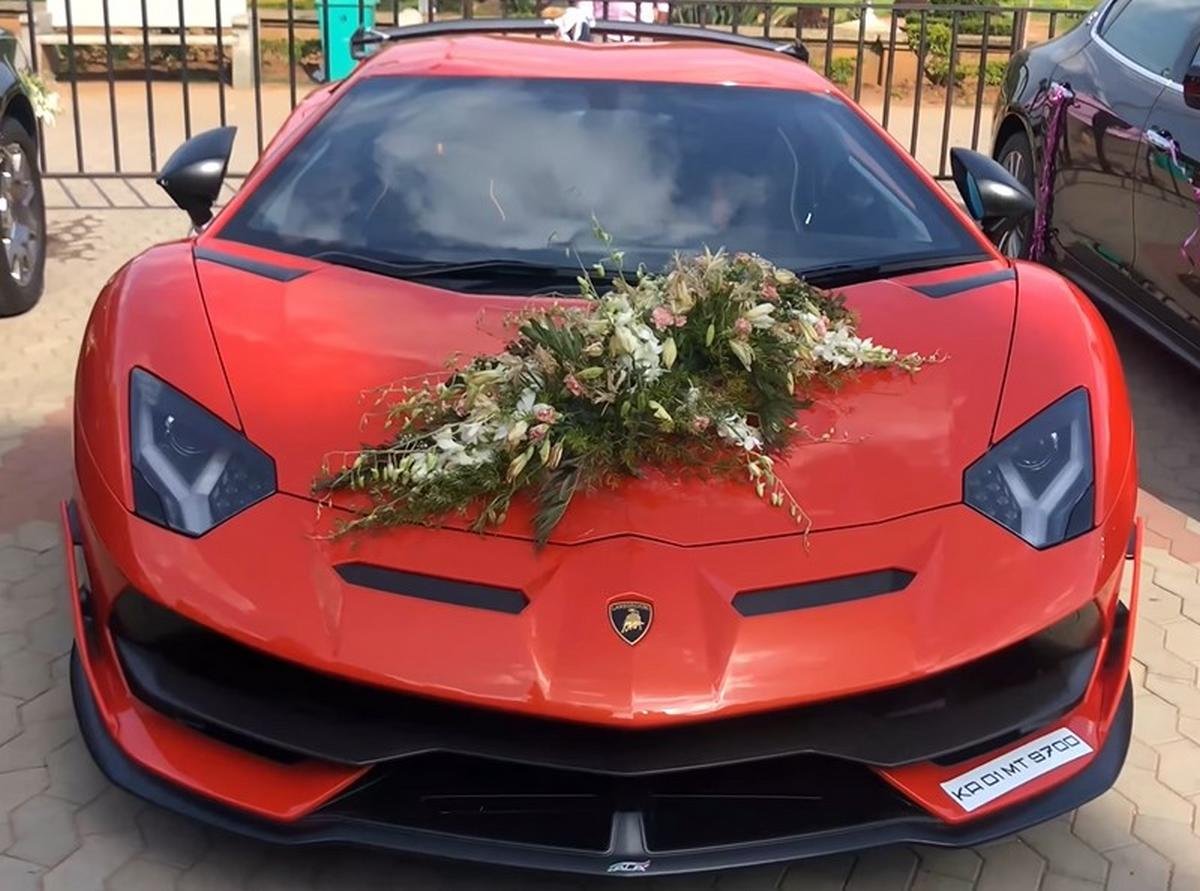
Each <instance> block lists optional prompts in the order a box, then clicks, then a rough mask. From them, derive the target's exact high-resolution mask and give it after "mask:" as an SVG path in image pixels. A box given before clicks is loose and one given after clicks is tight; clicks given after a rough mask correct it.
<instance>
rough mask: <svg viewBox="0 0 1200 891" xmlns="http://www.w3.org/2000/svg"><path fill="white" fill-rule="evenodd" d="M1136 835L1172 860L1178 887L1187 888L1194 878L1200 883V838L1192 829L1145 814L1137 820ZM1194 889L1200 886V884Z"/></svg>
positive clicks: (1174, 879)
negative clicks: (1187, 884)
mask: <svg viewBox="0 0 1200 891" xmlns="http://www.w3.org/2000/svg"><path fill="white" fill-rule="evenodd" d="M1133 832H1134V835H1136V836H1137V837H1138V838H1139V839H1140V840H1141V841H1144V842H1145V843H1146V844H1148V845H1149V846H1150V847H1152V848H1154V850H1156V851H1158V853H1160V854H1162V855H1163V856H1164V857H1166V858H1167V859H1168V860H1170V861H1171V864H1172V866H1173V873H1174V876H1173V886H1174V887H1176V888H1179V887H1184V886H1185V885H1186V883H1187V882H1188V881H1191V880H1193V879H1195V880H1200V837H1198V836H1197V835H1196V833H1195V832H1193V830H1192V827H1191V826H1188V825H1187V824H1186V823H1178V822H1176V821H1175V820H1164V819H1162V818H1160V817H1147V816H1144V815H1143V816H1138V817H1137V818H1135V820H1134V823H1133ZM1194 887H1200V881H1197V884H1196V885H1195V886H1194Z"/></svg>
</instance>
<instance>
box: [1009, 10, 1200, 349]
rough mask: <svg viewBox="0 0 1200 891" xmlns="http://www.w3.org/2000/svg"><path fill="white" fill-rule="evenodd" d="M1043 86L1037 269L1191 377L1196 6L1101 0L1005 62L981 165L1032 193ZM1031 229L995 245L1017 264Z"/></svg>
mask: <svg viewBox="0 0 1200 891" xmlns="http://www.w3.org/2000/svg"><path fill="white" fill-rule="evenodd" d="M1051 83H1057V84H1061V85H1063V86H1066V87H1069V88H1070V90H1071V91H1072V92H1073V94H1074V100H1073V101H1072V102H1071V103H1070V104H1069V105H1068V106H1067V109H1066V112H1065V114H1064V115H1063V117H1062V126H1061V130H1060V136H1059V138H1058V155H1057V172H1056V176H1055V178H1054V192H1053V204H1052V212H1051V214H1050V220H1049V222H1050V227H1051V229H1050V231H1051V236H1050V240H1049V249H1048V251H1047V252H1046V255H1045V257H1044V259H1045V260H1046V262H1048V263H1050V264H1051V265H1053V266H1055V267H1057V268H1058V269H1059V270H1060V271H1061V272H1063V273H1064V274H1066V275H1067V276H1068V277H1070V278H1072V279H1074V280H1075V281H1076V283H1078V284H1079V285H1080V286H1081V287H1083V288H1084V289H1085V290H1086V291H1087V292H1088V293H1089V294H1091V295H1092V296H1093V297H1095V298H1096V299H1097V300H1099V301H1101V302H1103V303H1106V304H1108V305H1109V306H1111V307H1112V308H1113V309H1114V310H1116V311H1117V312H1119V313H1121V314H1122V315H1124V316H1126V317H1128V318H1129V319H1130V320H1131V321H1133V322H1134V323H1135V324H1136V325H1138V326H1139V327H1140V328H1143V329H1144V330H1146V331H1147V332H1149V333H1150V334H1151V335H1153V336H1154V337H1155V338H1157V339H1158V340H1160V341H1161V342H1162V343H1164V344H1165V345H1166V346H1168V347H1169V348H1170V349H1172V350H1174V351H1175V352H1177V353H1179V354H1180V355H1182V356H1184V357H1185V358H1187V359H1188V360H1189V361H1191V362H1193V363H1196V364H1197V365H1200V232H1198V231H1197V229H1198V227H1200V3H1198V2H1197V0H1107V2H1104V3H1101V4H1100V5H1099V6H1098V7H1097V8H1096V10H1095V11H1093V12H1092V13H1091V14H1090V15H1088V16H1087V17H1086V18H1085V19H1084V20H1083V21H1082V22H1081V23H1080V24H1079V25H1078V26H1076V27H1075V28H1074V29H1073V30H1071V31H1070V32H1068V33H1066V34H1064V35H1062V36H1061V37H1059V38H1057V39H1055V40H1051V41H1049V42H1048V43H1044V44H1041V45H1039V46H1036V47H1034V48H1032V49H1027V50H1022V51H1021V52H1019V53H1017V54H1016V55H1014V57H1013V60H1012V64H1011V65H1010V66H1009V70H1008V75H1007V77H1006V78H1005V83H1004V88H1003V90H1002V91H1001V94H1000V97H999V99H998V104H997V109H996V112H997V113H996V118H995V121H996V123H995V128H996V129H995V142H994V146H995V152H994V154H995V157H996V159H997V160H999V161H1000V162H1001V163H1002V164H1004V166H1005V167H1007V168H1008V169H1009V171H1011V172H1012V173H1014V174H1016V175H1017V176H1018V178H1020V179H1021V180H1022V181H1023V182H1024V183H1025V184H1026V185H1027V186H1029V187H1030V188H1031V189H1036V186H1037V181H1038V174H1039V171H1040V170H1041V165H1042V163H1043V159H1044V153H1045V150H1046V145H1045V136H1046V132H1047V129H1048V128H1047V127H1046V124H1047V121H1048V117H1049V115H1048V110H1049V109H1050V108H1051V107H1052V106H1051V104H1050V103H1048V102H1047V101H1046V97H1047V93H1048V90H1049V87H1050V84H1051ZM1032 235H1033V230H1032V221H1029V222H1027V223H1026V224H1025V225H1024V226H1022V227H1019V228H1018V229H1016V230H1013V231H1012V232H1011V233H1010V234H1008V235H1006V236H1005V237H1004V238H1002V239H1001V240H1000V247H1001V249H1002V250H1004V252H1005V253H1007V254H1009V255H1010V256H1027V255H1028V253H1029V248H1030V241H1031V238H1032Z"/></svg>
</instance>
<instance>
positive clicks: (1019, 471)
mask: <svg viewBox="0 0 1200 891" xmlns="http://www.w3.org/2000/svg"><path fill="white" fill-rule="evenodd" d="M1093 481H1094V474H1093V469H1092V423H1091V411H1090V410H1089V407H1088V394H1087V391H1086V390H1083V389H1079V390H1074V391H1072V392H1070V393H1068V394H1067V395H1066V396H1064V397H1062V398H1061V399H1059V400H1058V401H1057V402H1055V403H1053V404H1052V405H1050V406H1049V407H1048V408H1046V409H1043V410H1042V411H1041V412H1039V413H1038V414H1036V415H1034V416H1033V417H1032V418H1030V419H1029V420H1028V421H1026V422H1025V423H1024V424H1022V425H1021V426H1020V427H1018V428H1017V429H1016V430H1014V431H1013V432H1012V433H1010V434H1009V435H1008V436H1006V437H1005V438H1004V439H1002V440H1001V441H1000V442H998V443H996V444H995V445H994V446H992V447H991V448H990V449H989V450H988V452H987V454H986V455H984V456H983V457H982V458H980V459H979V460H978V461H976V462H975V463H974V464H972V465H971V466H970V467H968V468H967V472H966V474H965V475H964V478H963V500H964V501H965V502H966V503H967V504H968V505H970V506H971V507H973V508H975V509H976V510H977V511H979V512H980V513H981V514H983V515H984V516H987V517H990V518H991V519H993V520H995V521H996V522H997V523H999V524H1000V525H1001V526H1004V527H1005V528H1007V529H1010V530H1011V531H1013V532H1014V533H1016V534H1017V535H1019V536H1020V537H1021V538H1023V539H1025V541H1027V542H1029V543H1030V544H1031V545H1033V546H1034V547H1035V548H1046V547H1050V546H1051V545H1056V544H1059V543H1060V542H1063V541H1066V540H1067V539H1069V538H1074V537H1075V536H1077V535H1079V534H1081V533H1083V532H1086V531H1087V530H1089V529H1091V528H1092V524H1093V517H1092V514H1093V512H1094V510H1095V506H1094V501H1095V487H1094V486H1093Z"/></svg>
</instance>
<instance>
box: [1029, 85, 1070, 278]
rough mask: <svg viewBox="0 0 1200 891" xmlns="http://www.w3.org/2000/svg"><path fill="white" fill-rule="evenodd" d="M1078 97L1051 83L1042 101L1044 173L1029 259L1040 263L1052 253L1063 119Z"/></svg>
mask: <svg viewBox="0 0 1200 891" xmlns="http://www.w3.org/2000/svg"><path fill="white" fill-rule="evenodd" d="M1074 101H1075V94H1074V93H1073V92H1072V91H1071V88H1070V87H1068V86H1065V85H1064V84H1060V83H1056V82H1054V81H1051V82H1050V86H1049V88H1048V89H1047V90H1046V93H1045V95H1044V96H1043V98H1042V103H1044V104H1045V106H1046V109H1047V110H1046V138H1045V147H1044V149H1043V151H1042V169H1041V170H1040V171H1039V173H1038V184H1037V195H1036V201H1037V203H1036V204H1035V205H1034V209H1033V236H1032V238H1031V239H1030V244H1029V259H1031V260H1034V261H1040V260H1041V259H1042V258H1043V257H1044V256H1045V255H1046V252H1047V251H1048V250H1049V249H1050V216H1051V214H1053V212H1054V177H1055V174H1056V173H1057V170H1058V148H1059V143H1060V142H1061V141H1062V137H1063V117H1064V115H1065V114H1066V112H1067V108H1068V106H1070V104H1071V103H1072V102H1074Z"/></svg>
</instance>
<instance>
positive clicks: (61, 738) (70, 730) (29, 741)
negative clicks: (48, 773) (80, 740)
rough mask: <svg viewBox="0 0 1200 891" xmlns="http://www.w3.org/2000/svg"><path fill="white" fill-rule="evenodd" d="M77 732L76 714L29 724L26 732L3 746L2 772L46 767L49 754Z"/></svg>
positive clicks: (0, 760) (0, 746) (0, 770)
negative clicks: (74, 716)
mask: <svg viewBox="0 0 1200 891" xmlns="http://www.w3.org/2000/svg"><path fill="white" fill-rule="evenodd" d="M78 732H79V731H78V728H77V727H76V724H75V719H74V718H73V717H69V718H54V719H52V720H49V721H35V722H32V723H29V724H26V725H25V729H24V730H23V731H21V732H20V733H18V734H17V735H16V736H14V737H13V738H12V739H10V740H9V741H8V742H6V743H4V745H0V772H3V771H6V770H19V769H21V768H25V767H43V766H45V764H46V754H47V753H48V752H52V751H54V750H55V749H57V748H58V747H59V746H61V745H62V744H63V743H65V742H66V741H67V740H69V739H71V738H72V737H73V736H75V734H76V733H78Z"/></svg>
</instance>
